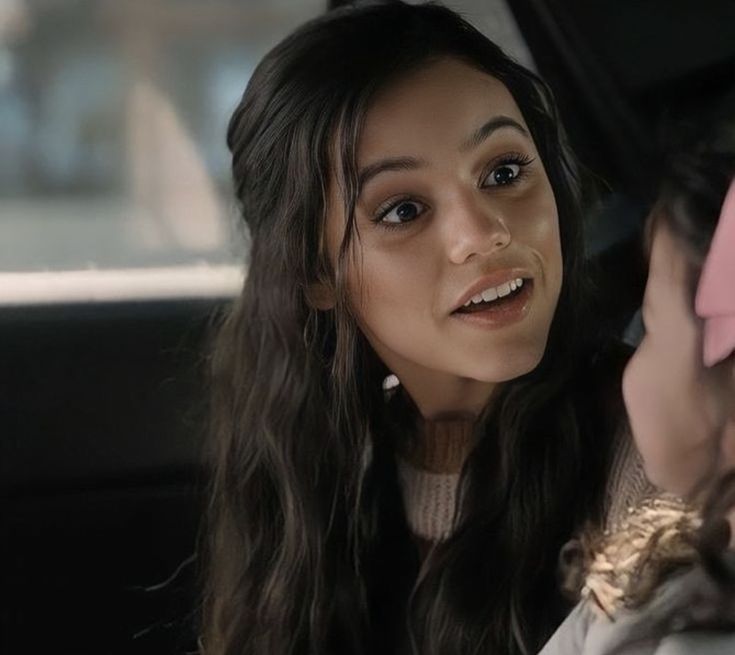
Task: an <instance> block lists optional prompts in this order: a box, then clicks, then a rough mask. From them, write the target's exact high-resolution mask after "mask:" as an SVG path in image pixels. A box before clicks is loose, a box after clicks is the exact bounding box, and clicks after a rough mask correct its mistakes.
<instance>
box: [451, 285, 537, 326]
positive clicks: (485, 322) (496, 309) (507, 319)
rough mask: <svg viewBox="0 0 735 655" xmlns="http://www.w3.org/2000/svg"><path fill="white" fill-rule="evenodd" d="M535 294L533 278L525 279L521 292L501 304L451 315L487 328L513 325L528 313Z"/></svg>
mask: <svg viewBox="0 0 735 655" xmlns="http://www.w3.org/2000/svg"><path fill="white" fill-rule="evenodd" d="M532 294H533V280H524V281H523V287H522V288H521V290H520V292H519V293H517V294H515V295H514V296H513V297H512V298H511V299H510V300H506V301H504V302H503V303H502V304H500V305H497V306H495V305H489V306H488V308H487V309H483V310H482V311H480V312H467V313H465V312H454V313H453V314H452V315H451V316H452V318H456V319H458V320H460V321H463V322H464V323H469V324H470V325H474V326H476V327H481V328H486V329H491V330H494V329H497V328H502V327H505V326H506V325H513V323H518V321H520V320H522V319H523V318H524V317H525V316H526V314H528V310H529V307H530V305H531V302H530V300H531V296H532Z"/></svg>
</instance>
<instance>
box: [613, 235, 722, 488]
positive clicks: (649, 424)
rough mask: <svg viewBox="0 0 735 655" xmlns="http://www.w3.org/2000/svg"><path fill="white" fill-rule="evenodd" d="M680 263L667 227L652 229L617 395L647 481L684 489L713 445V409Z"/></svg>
mask: <svg viewBox="0 0 735 655" xmlns="http://www.w3.org/2000/svg"><path fill="white" fill-rule="evenodd" d="M688 270H689V269H688V262H687V260H686V257H685V254H684V253H683V252H682V249H681V247H680V246H679V244H678V243H677V242H676V241H675V240H674V237H672V236H671V234H670V232H669V230H668V228H666V227H659V228H657V229H656V232H655V234H654V238H653V245H652V250H651V262H650V271H649V276H648V283H647V285H646V293H645V298H644V301H643V321H644V323H645V327H646V335H645V337H644V339H643V341H642V342H641V344H640V346H639V347H638V350H637V351H636V353H635V355H634V356H633V358H632V359H631V360H630V363H629V364H628V367H627V369H626V371H625V375H624V377H623V395H624V397H625V404H626V407H627V410H628V414H629V416H630V422H631V428H632V430H633V436H634V437H635V441H636V444H637V446H638V450H639V451H640V453H641V456H642V457H643V462H644V465H645V469H646V474H647V475H648V477H649V479H650V480H651V482H653V483H654V484H656V485H657V486H659V487H661V488H663V489H665V490H667V491H671V492H673V493H676V494H680V495H687V494H688V493H689V492H690V491H692V490H693V488H694V487H695V485H696V484H697V483H698V482H699V481H701V480H702V478H703V476H705V475H707V474H708V473H709V472H710V471H711V467H712V463H713V461H714V458H715V457H716V456H717V453H718V451H719V439H718V435H719V434H720V432H721V429H722V416H721V408H720V407H719V406H718V402H717V395H716V394H715V393H713V382H712V375H711V372H710V371H708V370H707V369H705V368H704V365H703V363H702V352H703V351H702V329H701V326H700V324H699V322H698V320H697V319H696V318H695V316H694V314H693V303H692V300H691V298H690V296H691V292H690V291H689V289H688V287H687V272H688Z"/></svg>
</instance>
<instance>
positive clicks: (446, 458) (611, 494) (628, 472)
mask: <svg viewBox="0 0 735 655" xmlns="http://www.w3.org/2000/svg"><path fill="white" fill-rule="evenodd" d="M473 425H474V421H473V420H472V419H470V418H463V417H461V418H457V417H449V418H446V419H436V420H431V421H429V420H426V421H424V422H423V423H422V425H421V429H420V431H419V435H418V438H417V439H416V440H413V441H411V442H408V441H407V442H405V443H402V444H400V446H399V449H398V475H399V480H400V484H401V491H402V495H403V504H404V508H405V512H406V520H407V521H408V526H409V528H410V529H411V531H412V533H413V534H414V536H416V537H417V538H418V539H419V540H421V541H423V542H426V543H427V544H428V545H430V544H431V543H437V542H440V541H443V540H445V539H447V538H448V537H449V536H450V535H451V534H452V530H453V524H454V511H455V505H456V500H457V488H458V485H459V475H460V472H461V470H462V465H463V464H464V460H465V458H466V457H467V454H468V453H469V450H470V448H471V445H472V444H471V440H472V429H473ZM616 442H617V447H616V449H615V455H614V458H613V462H612V465H611V468H610V472H609V477H608V484H607V491H606V494H605V516H606V526H607V527H608V528H614V527H615V526H617V525H619V524H620V522H621V521H622V520H623V519H624V518H625V517H626V516H627V514H628V508H630V507H635V506H637V505H638V504H639V503H640V502H641V500H642V499H644V498H646V497H648V496H651V495H652V494H653V493H655V487H653V485H651V483H650V482H648V480H647V479H646V476H645V473H644V470H643V464H642V461H641V459H640V456H639V455H638V452H637V451H636V449H635V446H634V443H633V440H632V438H631V436H630V433H629V432H628V431H627V428H621V430H620V432H619V434H618V435H617V438H616Z"/></svg>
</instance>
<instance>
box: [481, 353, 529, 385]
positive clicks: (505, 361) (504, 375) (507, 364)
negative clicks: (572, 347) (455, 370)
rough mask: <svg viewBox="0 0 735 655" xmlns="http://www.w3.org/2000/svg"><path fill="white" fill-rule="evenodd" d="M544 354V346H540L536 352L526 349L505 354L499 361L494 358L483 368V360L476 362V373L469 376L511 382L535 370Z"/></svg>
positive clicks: (484, 379) (496, 381) (484, 380)
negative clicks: (480, 366) (479, 366)
mask: <svg viewBox="0 0 735 655" xmlns="http://www.w3.org/2000/svg"><path fill="white" fill-rule="evenodd" d="M543 356H544V350H543V348H539V349H538V350H537V351H535V352H529V351H528V350H527V349H525V350H523V351H519V352H517V353H513V354H511V355H510V356H505V357H503V358H502V360H501V361H498V358H493V360H492V361H490V362H487V363H486V365H484V366H482V368H478V364H480V365H482V362H475V364H474V366H473V368H475V369H476V370H475V373H476V375H471V376H468V377H472V378H474V379H476V380H479V381H481V382H495V383H498V382H509V381H510V380H515V379H517V378H520V377H522V376H524V375H526V374H528V373H530V372H531V371H533V370H535V369H536V367H537V366H538V365H539V364H540V363H541V360H542V359H543Z"/></svg>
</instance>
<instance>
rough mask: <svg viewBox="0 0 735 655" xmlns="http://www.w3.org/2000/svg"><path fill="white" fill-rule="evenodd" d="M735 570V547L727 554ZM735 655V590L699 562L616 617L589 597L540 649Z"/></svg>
mask: <svg viewBox="0 0 735 655" xmlns="http://www.w3.org/2000/svg"><path fill="white" fill-rule="evenodd" d="M725 563H726V566H727V568H728V569H729V570H730V571H731V572H732V574H733V575H735V552H728V553H727V555H726V557H725ZM685 654H686V655H735V592H733V591H732V590H730V591H729V592H727V591H725V590H723V588H722V587H721V586H719V585H718V584H717V583H716V582H715V581H714V580H713V579H712V578H711V577H710V575H709V574H708V573H707V572H706V571H705V570H704V569H703V568H702V567H701V566H699V565H697V566H693V567H692V568H691V569H689V570H687V571H686V572H684V573H680V574H679V575H677V576H676V577H675V578H672V579H670V580H669V581H668V582H666V583H665V584H663V585H662V586H661V588H660V589H659V590H658V592H657V593H656V595H655V596H654V597H653V598H652V599H651V601H649V602H648V604H647V605H645V606H644V607H643V608H641V609H639V610H636V611H631V610H622V611H620V612H618V613H617V614H616V615H615V618H614V620H610V619H607V618H604V617H602V616H601V615H600V614H599V613H597V612H595V611H593V609H592V606H591V604H590V602H589V601H584V602H582V603H580V604H579V605H577V607H576V608H575V609H574V610H573V611H572V612H571V614H569V616H568V617H567V618H566V620H565V621H564V623H562V624H561V626H560V627H559V629H558V630H557V631H556V632H555V633H554V635H553V636H552V637H551V639H550V640H549V641H548V642H547V644H546V645H545V646H544V647H543V649H542V650H541V652H540V653H539V655H685Z"/></svg>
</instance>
